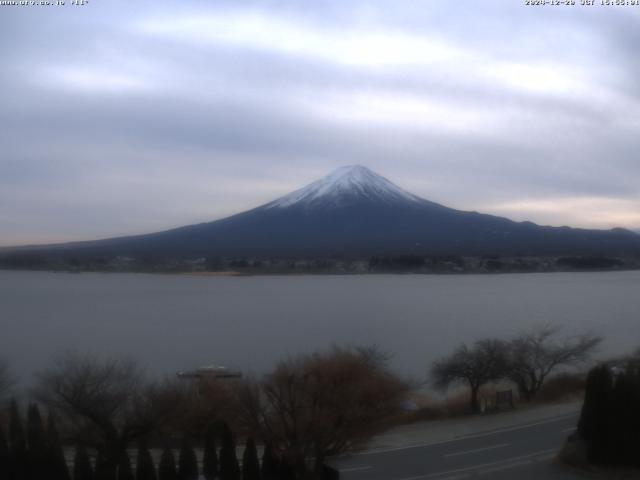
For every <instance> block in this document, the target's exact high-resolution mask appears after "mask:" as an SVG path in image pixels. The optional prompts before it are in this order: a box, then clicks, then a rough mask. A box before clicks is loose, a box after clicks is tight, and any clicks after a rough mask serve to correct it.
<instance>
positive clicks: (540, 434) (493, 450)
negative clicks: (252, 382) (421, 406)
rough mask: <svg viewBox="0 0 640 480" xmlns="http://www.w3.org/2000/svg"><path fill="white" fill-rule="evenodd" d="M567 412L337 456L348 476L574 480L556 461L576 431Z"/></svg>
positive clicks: (352, 479) (347, 479)
mask: <svg viewBox="0 0 640 480" xmlns="http://www.w3.org/2000/svg"><path fill="white" fill-rule="evenodd" d="M577 419H578V414H577V413H569V414H565V415H561V416H554V417H550V418H546V419H541V420H538V421H535V422H528V423H522V424H518V425H512V426H509V427H505V428H501V429H497V430H492V431H487V432H482V433H477V434H472V435H467V436H465V437H461V438H457V439H454V440H447V441H440V442H429V443H424V444H420V445H412V446H401V447H397V448H388V449H377V450H372V451H366V452H363V453H359V454H356V455H353V456H350V457H347V458H342V459H339V460H336V461H335V462H333V463H334V466H335V467H337V468H338V469H339V470H340V472H341V475H340V478H341V479H344V480H445V479H446V480H454V479H463V478H487V479H496V480H498V479H517V480H529V479H531V480H534V479H535V480H545V479H558V480H564V479H568V480H569V479H576V478H581V476H579V475H578V474H576V473H574V472H572V471H571V470H568V469H566V468H563V467H561V466H559V465H558V464H556V463H555V462H554V461H553V459H554V457H555V456H556V455H557V453H558V450H559V448H560V447H561V445H562V444H563V442H564V440H565V439H566V438H567V436H568V435H569V434H570V433H571V432H572V431H573V430H574V429H575V425H576V422H577Z"/></svg>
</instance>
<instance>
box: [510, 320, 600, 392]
mask: <svg viewBox="0 0 640 480" xmlns="http://www.w3.org/2000/svg"><path fill="white" fill-rule="evenodd" d="M559 331H560V328H559V327H557V326H553V325H549V324H546V325H540V326H537V327H534V328H533V329H532V330H531V331H529V332H526V333H523V334H522V335H520V336H518V337H516V338H514V339H513V340H512V341H511V342H510V344H509V368H508V374H507V377H508V378H509V379H510V380H511V381H512V382H513V383H515V385H516V387H517V388H518V392H519V394H520V398H521V399H522V400H525V401H527V402H529V401H531V400H533V399H534V398H535V396H536V394H537V393H538V392H539V391H540V388H541V387H542V385H543V384H544V381H545V379H546V378H547V377H548V376H549V374H550V373H552V372H553V371H555V370H557V369H559V368H560V367H567V366H576V365H580V364H582V363H584V362H586V361H588V360H589V358H590V356H591V355H592V354H593V352H594V351H595V350H596V348H597V347H598V345H599V344H600V342H602V338H601V337H598V336H595V335H588V334H585V335H580V336H577V337H565V338H563V339H558V338H557V336H558V333H559Z"/></svg>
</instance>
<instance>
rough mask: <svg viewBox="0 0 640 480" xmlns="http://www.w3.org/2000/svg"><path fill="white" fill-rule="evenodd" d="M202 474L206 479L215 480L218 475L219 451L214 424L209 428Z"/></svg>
mask: <svg viewBox="0 0 640 480" xmlns="http://www.w3.org/2000/svg"><path fill="white" fill-rule="evenodd" d="M202 474H203V475H204V478H205V479H206V480H214V479H215V478H216V476H217V475H218V452H217V451H216V431H215V429H214V428H213V426H210V427H209V428H207V432H206V435H205V439H204V456H203V457H202Z"/></svg>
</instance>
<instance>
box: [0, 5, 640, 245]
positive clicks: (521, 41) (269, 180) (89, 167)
mask: <svg viewBox="0 0 640 480" xmlns="http://www.w3.org/2000/svg"><path fill="white" fill-rule="evenodd" d="M66 3H67V5H65V6H64V7H57V6H48V7H43V6H29V7H26V6H0V58H1V60H2V61H1V63H0V81H1V83H0V84H1V86H2V88H1V89H0V121H1V123H0V125H1V128H0V146H1V151H0V245H11V244H21V243H40V242H53V241H63V240H76V239H78V240H79V239H91V238H101V237H109V236H115V235H122V234H131V233H143V232H149V231H156V230H160V229H165V228H169V227H174V226H179V225H185V224H190V223H195V222H202V221H208V220H213V219H216V218H221V217H224V216H226V215H229V214H232V213H236V212H239V211H242V210H245V209H248V208H251V207H253V206H256V205H259V204H262V203H266V202H267V201H269V200H272V199H273V198H275V197H278V196H280V195H283V194H285V193H287V192H289V191H291V190H293V189H296V188H299V187H301V186H302V185H304V184H306V183H308V182H310V181H312V180H314V179H316V178H318V177H320V176H322V175H324V174H326V173H328V172H329V171H331V170H332V169H334V168H336V167H339V166H342V165H347V164H355V163H357V164H362V165H366V166H368V167H370V168H371V169H373V170H374V171H377V172H378V173H380V174H382V175H384V176H385V177H387V178H389V179H390V180H391V181H393V182H395V183H396V184H398V185H400V186H401V187H403V188H405V189H407V190H410V191H411V192H413V193H415V194H417V195H420V196H423V197H425V198H427V199H430V200H433V201H437V202H440V203H443V204H446V205H449V206H452V207H456V208H460V209H466V210H477V211H483V212H487V213H494V214H499V215H504V216H507V217H510V218H513V219H516V220H525V219H529V220H532V221H535V222H537V223H542V224H550V225H565V224H566V225H573V226H587V227H598V228H610V227H613V226H624V227H630V228H637V227H640V158H639V152H640V82H639V78H640V55H638V46H640V7H631V6H630V7H602V6H593V7H580V6H575V7H565V6H562V7H560V6H545V7H526V6H524V5H523V3H524V2H523V1H519V0H502V1H487V0H485V1H482V2H478V1H477V0H458V1H455V2H453V1H450V0H442V1H438V0H425V1H416V0H411V1H408V0H407V1H396V0H386V1H358V0H349V1H344V0H328V1H322V0H320V1H290V2H287V1H267V0H262V1H255V2H251V1H247V0H243V1H238V0H233V1H212V0H211V1H200V2H197V1H186V0H180V1H177V0H176V1H174V2H163V1H153V2H146V1H140V0H137V1H126V2H120V1H116V0H109V1H106V0H90V1H89V4H88V5H85V6H73V5H71V2H70V0H67V2H66ZM577 3H580V1H579V0H578V2H577Z"/></svg>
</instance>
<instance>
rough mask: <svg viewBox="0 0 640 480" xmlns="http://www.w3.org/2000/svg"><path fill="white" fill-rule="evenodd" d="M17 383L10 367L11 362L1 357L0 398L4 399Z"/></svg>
mask: <svg viewBox="0 0 640 480" xmlns="http://www.w3.org/2000/svg"><path fill="white" fill-rule="evenodd" d="M14 384H15V377H14V376H13V374H12V373H11V369H10V368H9V362H8V361H7V360H6V359H4V358H0V399H2V398H3V397H4V396H5V395H6V394H7V393H8V392H9V391H10V390H11V388H12V387H13V385H14Z"/></svg>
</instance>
